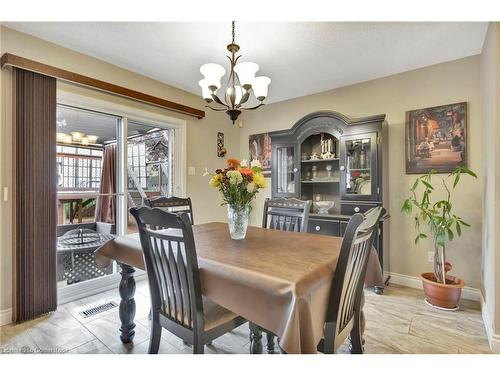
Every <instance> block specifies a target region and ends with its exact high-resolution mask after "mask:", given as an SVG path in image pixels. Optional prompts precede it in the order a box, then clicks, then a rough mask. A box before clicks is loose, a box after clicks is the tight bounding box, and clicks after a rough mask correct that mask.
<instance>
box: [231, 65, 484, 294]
mask: <svg viewBox="0 0 500 375" xmlns="http://www.w3.org/2000/svg"><path fill="white" fill-rule="evenodd" d="M332 69H335V63H334V62H333V65H332ZM271 90H272V87H271ZM461 101H467V102H468V103H469V132H468V142H469V144H468V146H469V149H468V150H469V166H470V167H471V168H472V169H473V170H474V171H476V172H477V173H478V174H479V181H472V180H470V181H467V183H466V184H463V185H462V186H461V187H460V189H459V190H458V191H456V194H455V208H456V209H457V213H458V214H459V215H461V216H463V217H464V218H466V219H467V221H468V222H469V223H470V224H471V225H472V230H468V231H466V232H465V233H464V234H463V236H462V238H461V239H460V240H459V241H456V242H454V243H452V244H450V245H449V247H448V248H449V250H448V256H449V259H450V261H451V262H452V264H453V266H454V272H453V273H454V274H456V275H458V276H460V277H462V278H464V279H465V282H466V284H467V285H468V286H470V287H475V288H478V287H479V285H480V284H481V261H480V259H481V193H482V191H481V118H480V111H481V106H480V102H479V57H478V56H475V57H470V58H465V59H461V60H457V61H453V62H449V63H444V64H439V65H435V66H431V67H427V68H424V69H419V70H415V71H411V72H406V73H402V74H397V75H394V76H390V77H387V78H382V79H377V80H373V81H369V82H365V83H361V84H357V85H353V86H348V87H343V88H339V89H335V90H331V91H327V92H323V93H319V94H316V95H310V96H306V97H302V98H297V99H292V100H287V101H284V102H279V103H275V104H271V105H267V106H265V107H263V108H261V109H259V110H258V111H255V112H247V113H245V117H244V127H243V129H242V132H241V136H240V142H241V151H242V152H241V155H240V156H241V157H245V158H247V157H248V135H249V134H254V133H260V132H266V131H272V130H279V129H288V128H290V127H291V126H292V125H293V124H294V123H295V122H296V121H297V120H298V119H300V118H301V117H303V116H304V115H306V114H308V113H311V112H314V111H318V110H334V111H338V112H340V113H343V114H345V115H347V116H349V117H362V116H368V115H375V114H380V113H385V114H386V115H387V117H386V119H387V122H388V125H389V126H388V129H389V139H388V142H389V145H388V146H389V151H388V168H387V169H386V170H385V171H384V173H387V174H388V178H389V186H388V187H387V186H386V187H385V188H389V197H390V198H389V200H388V202H386V208H388V210H389V213H390V214H391V219H390V223H389V225H390V239H389V243H390V248H389V249H388V250H389V253H390V254H389V257H390V271H391V272H396V273H401V274H404V275H411V276H418V275H419V274H420V273H421V272H424V271H427V270H430V269H431V264H429V263H428V262H427V251H428V250H430V249H431V248H432V244H431V243H430V242H427V243H423V244H421V245H419V246H415V245H414V242H413V239H414V236H415V230H414V226H413V222H412V219H411V218H408V217H404V216H403V215H402V214H401V213H400V207H401V204H402V202H403V200H404V198H405V197H406V196H407V194H408V189H409V188H410V187H411V185H412V182H413V181H414V177H413V176H411V175H406V174H405V160H404V126H405V111H407V110H411V109H417V108H425V107H430V106H436V105H440V104H448V103H455V102H461ZM268 181H269V183H270V180H268ZM269 195H270V189H269V188H268V189H266V191H264V194H259V198H258V200H257V202H256V204H255V206H256V209H255V210H253V211H252V212H253V214H252V223H253V224H254V225H259V224H260V215H261V214H262V203H263V200H264V198H265V197H268V196H269Z"/></svg>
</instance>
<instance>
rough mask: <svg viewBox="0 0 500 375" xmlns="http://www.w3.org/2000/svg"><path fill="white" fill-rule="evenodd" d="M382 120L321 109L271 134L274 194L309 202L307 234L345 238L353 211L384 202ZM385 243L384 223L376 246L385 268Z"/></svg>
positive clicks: (383, 137)
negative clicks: (353, 116) (355, 117)
mask: <svg viewBox="0 0 500 375" xmlns="http://www.w3.org/2000/svg"><path fill="white" fill-rule="evenodd" d="M384 121H385V115H376V116H370V117H364V118H358V119H350V118H348V117H346V116H344V115H342V114H340V113H338V112H334V111H320V112H314V113H311V114H308V115H307V116H305V117H303V118H301V119H300V120H299V121H297V122H296V123H295V125H293V126H292V128H291V129H289V130H281V131H275V132H271V133H269V135H270V136H271V144H272V157H271V163H272V175H271V184H272V196H273V197H289V198H291V197H294V198H299V199H304V200H305V199H307V200H311V201H312V202H313V204H312V208H311V210H312V211H311V214H310V216H309V225H308V228H307V230H308V232H310V233H319V234H325V235H332V236H343V234H344V231H345V228H346V226H347V223H348V221H349V219H350V217H351V215H353V214H354V213H357V212H361V213H363V212H365V211H367V210H369V209H370V208H372V207H374V206H383V205H384V202H386V200H385V199H384V189H383V187H384V181H383V180H384V174H383V170H384V164H385V162H384V160H385V159H384V158H386V157H387V153H386V152H384V147H385V146H386V143H387V139H385V133H386V132H385V126H384ZM332 205H333V206H332ZM330 206H331V207H330ZM385 208H386V209H387V205H386V206H385ZM386 217H388V216H387V215H386ZM383 242H384V224H383V222H381V224H380V229H379V233H378V237H377V239H376V241H375V246H376V248H377V250H378V252H379V259H380V264H381V265H382V267H383V268H384V269H387V267H384V243H383Z"/></svg>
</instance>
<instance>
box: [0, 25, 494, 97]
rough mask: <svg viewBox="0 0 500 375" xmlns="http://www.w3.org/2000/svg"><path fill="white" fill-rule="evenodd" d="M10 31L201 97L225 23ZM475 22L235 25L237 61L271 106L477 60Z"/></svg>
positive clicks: (220, 52) (226, 38)
mask: <svg viewBox="0 0 500 375" xmlns="http://www.w3.org/2000/svg"><path fill="white" fill-rule="evenodd" d="M4 25H6V26H7V27H10V28H13V29H16V30H19V31H22V32H25V33H29V34H33V35H35V36H37V37H39V38H42V39H46V40H49V41H51V42H54V43H56V44H60V45H62V46H64V47H67V48H70V49H73V50H77V51H79V52H82V53H84V54H87V55H90V56H94V57H96V58H99V59H102V60H104V61H107V62H109V63H112V64H115V65H118V66H121V67H124V68H126V69H129V70H131V71H134V72H137V73H140V74H143V75H146V76H148V77H151V78H154V79H157V80H159V81H162V82H164V83H167V84H169V85H172V86H175V87H178V88H181V89H184V90H187V91H190V92H192V93H195V94H198V95H199V94H200V88H199V86H198V81H199V80H200V79H201V78H202V77H201V74H200V72H199V67H200V66H201V65H202V64H204V63H207V62H215V63H218V64H221V65H223V66H224V67H226V71H227V59H226V57H225V54H226V53H227V50H226V45H227V44H228V43H229V42H230V37H231V29H230V22H227V23H176V22H170V23H148V22H133V23H132V22H95V23H94V22H93V23H89V22H84V23H82V22H64V23H60V22H59V23H58V22H35V23H29V22H15V23H4ZM487 26H488V24H487V23H486V22H484V23H474V22H451V23H449V22H425V23H421V22H407V23H402V22H300V23H236V43H238V44H239V45H240V47H241V50H240V52H241V54H242V55H243V57H242V58H241V59H240V60H241V61H253V62H256V63H257V64H259V65H260V67H261V69H260V71H259V72H258V74H259V75H267V76H269V77H271V79H272V83H271V86H270V92H269V97H268V102H276V101H281V100H285V99H290V98H294V97H299V96H304V95H309V94H312V93H317V92H321V91H326V90H329V89H333V88H336V87H341V86H347V85H351V84H354V83H358V82H363V81H367V80H371V79H375V78H380V77H385V76H389V75H392V74H396V73H400V72H404V71H409V70H413V69H418V68H422V67H425V66H429V65H433V64H438V63H441V62H445V61H451V60H455V59H459V58H463V57H466V56H471V55H476V54H479V53H480V52H481V49H482V46H483V42H484V39H485V35H486V29H487Z"/></svg>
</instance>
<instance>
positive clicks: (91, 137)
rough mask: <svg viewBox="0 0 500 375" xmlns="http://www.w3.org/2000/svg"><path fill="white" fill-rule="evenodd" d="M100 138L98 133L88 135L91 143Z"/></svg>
mask: <svg viewBox="0 0 500 375" xmlns="http://www.w3.org/2000/svg"><path fill="white" fill-rule="evenodd" d="M98 138H99V137H98V136H97V135H87V139H88V141H89V143H90V144H94V143H96V142H97V139H98Z"/></svg>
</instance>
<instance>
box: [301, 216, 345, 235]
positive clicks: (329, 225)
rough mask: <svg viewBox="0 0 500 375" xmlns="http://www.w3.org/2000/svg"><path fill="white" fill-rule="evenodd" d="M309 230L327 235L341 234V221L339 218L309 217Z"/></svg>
mask: <svg viewBox="0 0 500 375" xmlns="http://www.w3.org/2000/svg"><path fill="white" fill-rule="evenodd" d="M307 231H308V232H309V233H317V234H324V235H327V236H340V222H339V221H337V220H319V219H309V223H308V224H307Z"/></svg>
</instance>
